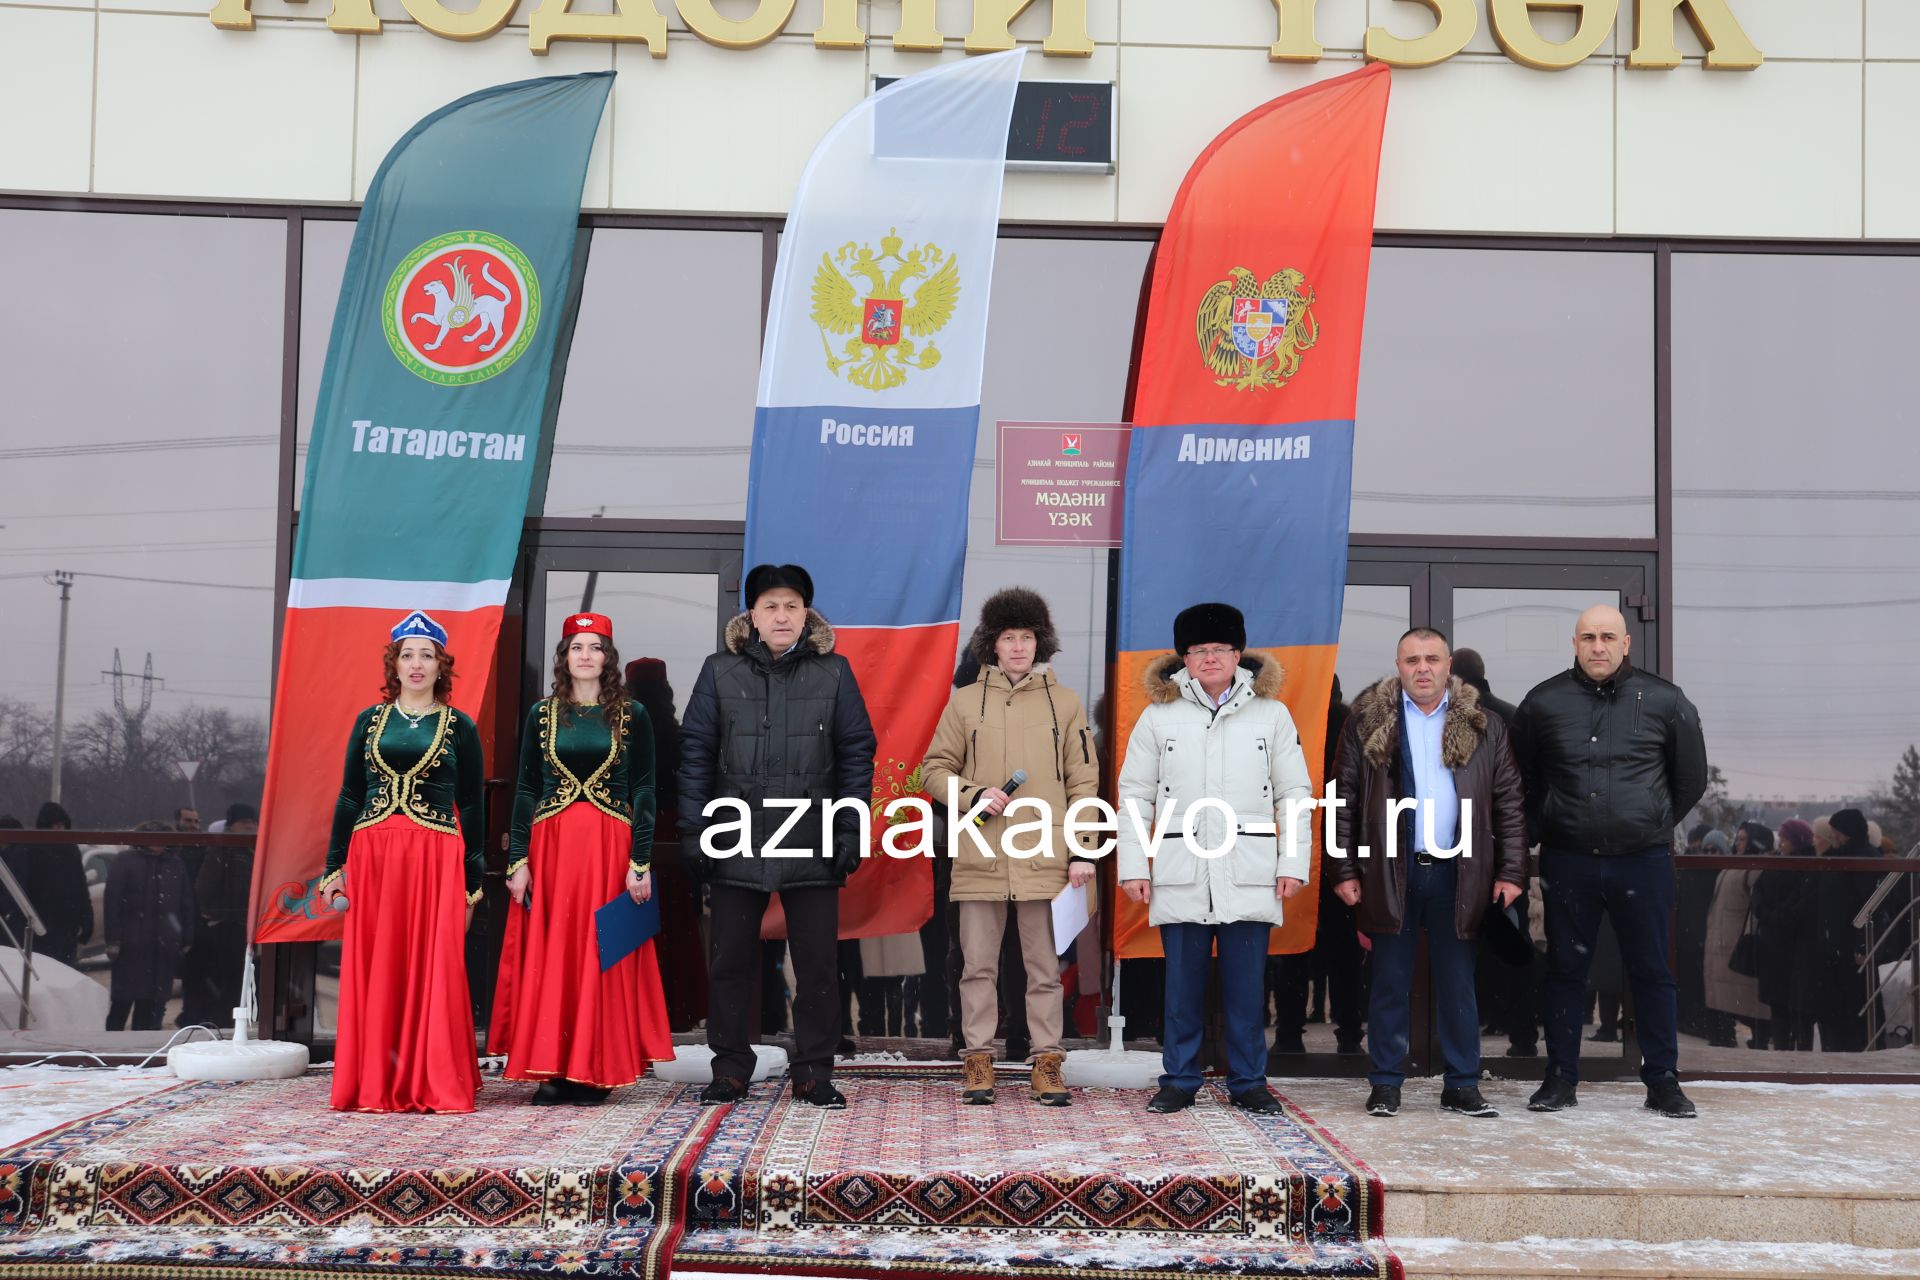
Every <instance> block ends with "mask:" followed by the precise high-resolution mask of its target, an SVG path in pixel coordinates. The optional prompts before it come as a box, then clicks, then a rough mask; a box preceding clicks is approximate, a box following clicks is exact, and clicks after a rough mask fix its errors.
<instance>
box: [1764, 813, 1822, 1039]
mask: <svg viewBox="0 0 1920 1280" xmlns="http://www.w3.org/2000/svg"><path fill="white" fill-rule="evenodd" d="M1779 848H1780V856H1782V857H1785V858H1810V857H1812V856H1813V854H1814V848H1813V828H1812V827H1811V826H1810V825H1808V824H1807V823H1806V822H1803V821H1801V820H1800V819H1799V818H1789V819H1787V820H1786V821H1785V822H1783V823H1781V824H1780V834H1779ZM1808 881H1809V876H1808V873H1807V872H1805V871H1792V870H1780V871H1762V872H1761V873H1760V875H1759V877H1758V878H1757V879H1755V880H1754V882H1753V928H1754V934H1755V936H1756V937H1757V938H1758V941H1757V942H1756V943H1755V944H1754V951H1755V953H1756V954H1755V959H1756V960H1757V962H1758V965H1759V973H1758V975H1757V976H1758V979H1759V983H1760V1003H1762V1004H1764V1005H1766V1006H1767V1008H1768V1011H1769V1013H1770V1014H1771V1015H1772V1017H1771V1026H1772V1029H1773V1047H1774V1048H1775V1049H1788V1050H1793V1049H1811V1048H1812V1047H1813V1023H1812V1020H1811V1019H1804V1020H1803V1019H1802V1017H1801V1013H1800V1008H1799V1006H1798V1005H1797V1004H1796V1003H1795V1002H1794V982H1795V977H1794V971H1795V969H1796V968H1797V967H1798V966H1799V965H1801V964H1804V963H1806V962H1807V959H1808V958H1809V951H1810V949H1809V948H1808V947H1807V941H1808V940H1809V939H1810V937H1811V930H1810V929H1809V925H1810V924H1811V918H1810V916H1809V913H1808V911H1807V906H1806V894H1807V893H1808V892H1809V890H1810V888H1811V886H1810V884H1809V883H1808Z"/></svg>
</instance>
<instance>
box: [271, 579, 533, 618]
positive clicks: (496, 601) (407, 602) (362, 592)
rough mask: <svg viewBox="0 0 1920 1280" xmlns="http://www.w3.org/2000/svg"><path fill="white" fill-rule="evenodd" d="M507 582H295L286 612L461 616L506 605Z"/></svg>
mask: <svg viewBox="0 0 1920 1280" xmlns="http://www.w3.org/2000/svg"><path fill="white" fill-rule="evenodd" d="M507 583H508V579H506V578H489V579H488V580H487V581H485V582H392V581H389V580H387V579H385V578H295V579H294V580H293V581H292V582H290V583H288V584H287V608H289V609H444V610H446V611H447V612H448V613H463V612H465V611H467V610H469V609H484V608H487V607H488V606H489V605H503V604H505V603H506V602H507Z"/></svg>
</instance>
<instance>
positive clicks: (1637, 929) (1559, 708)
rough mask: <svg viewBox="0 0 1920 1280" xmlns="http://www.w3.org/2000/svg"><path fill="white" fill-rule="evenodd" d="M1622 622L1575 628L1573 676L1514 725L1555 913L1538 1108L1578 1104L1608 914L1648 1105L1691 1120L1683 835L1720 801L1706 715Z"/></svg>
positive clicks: (1603, 611)
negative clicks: (1681, 983)
mask: <svg viewBox="0 0 1920 1280" xmlns="http://www.w3.org/2000/svg"><path fill="white" fill-rule="evenodd" d="M1631 647H1632V637H1631V636H1629V635H1628V634H1627V624H1626V619H1625V618H1623V617H1622V616H1621V614H1620V611H1619V610H1618V609H1615V608H1613V607H1611V606H1609V605H1596V606H1594V607H1593V608H1591V609H1589V610H1587V611H1586V612H1585V613H1583V614H1581V615H1580V621H1579V622H1578V623H1576V624H1575V626H1574V633H1573V654H1574V665H1573V667H1572V669H1571V670H1568V671H1564V672H1562V673H1561V674H1559V675H1557V676H1554V677H1552V678H1551V679H1549V680H1545V681H1542V682H1541V683H1540V684H1538V685H1536V686H1535V687H1534V689H1533V691H1532V692H1531V693H1529V694H1527V696H1526V699H1525V700H1524V701H1523V702H1521V704H1520V709H1519V711H1518V712H1517V713H1516V714H1515V716H1514V723H1513V743H1514V752H1515V755H1516V756H1517V757H1518V759H1519V762H1520V770H1521V774H1522V776H1523V777H1524V778H1525V781H1526V790H1527V827H1528V831H1529V833H1530V834H1531V836H1532V838H1533V840H1534V841H1535V842H1537V843H1538V844H1539V845H1540V882H1541V891H1542V894H1543V896H1544V898H1545V901H1546V908H1547V1017H1546V1026H1547V1078H1546V1083H1545V1084H1543V1085H1541V1087H1540V1089H1539V1090H1538V1091H1537V1092H1536V1093H1534V1095H1533V1097H1532V1098H1531V1099H1530V1100H1529V1102H1528V1107H1529V1108H1530V1109H1531V1110H1534V1111H1560V1110H1563V1109H1565V1108H1567V1107H1572V1106H1576V1105H1578V1102H1577V1099H1576V1097H1575V1092H1574V1086H1575V1085H1576V1084H1577V1083H1578V1082H1579V1079H1580V1024H1581V1021H1582V1014H1583V1012H1584V1010H1585V1006H1586V987H1587V967H1588V965H1589V964H1590V963H1591V962H1592V959H1593V950H1594V944H1595V942H1596V941H1597V939H1598V937H1599V932H1600V919H1601V916H1602V914H1603V913H1604V914H1605V915H1606V917H1607V918H1608V919H1609V920H1611V921H1612V923H1613V930H1614V935H1615V936H1616V937H1617V938H1618V939H1619V942H1620V954H1621V958H1622V960H1623V961H1624V962H1625V965H1626V969H1627V975H1628V981H1629V984H1630V985H1631V987H1632V990H1633V1001H1634V1010H1635V1014H1636V1016H1637V1017H1638V1020H1639V1021H1638V1026H1639V1034H1640V1050H1641V1065H1640V1078H1641V1080H1642V1081H1644V1082H1645V1084H1646V1086H1647V1106H1648V1107H1650V1108H1652V1109H1653V1110H1655V1111H1659V1112H1660V1113H1661V1114H1663V1115H1668V1116H1673V1117H1676V1118H1687V1117H1691V1116H1692V1115H1693V1114H1694V1106H1693V1103H1692V1102H1691V1101H1689V1100H1688V1098H1687V1096H1686V1094H1684V1093H1682V1092H1681V1090H1680V1079H1679V1075H1678V1070H1679V1062H1680V1047H1679V1032H1678V1028H1677V1026H1676V1019H1677V1011H1676V1000H1675V989H1674V981H1673V974H1672V972H1671V970H1670V969H1669V968H1668V965H1667V932H1668V920H1669V917H1670V915H1671V912H1672V910H1673V851H1672V841H1673V828H1674V825H1675V824H1676V823H1677V822H1679V821H1680V820H1681V819H1683V818H1685V817H1686V816H1687V813H1688V811H1690V810H1691V809H1692V808H1693V806H1694V805H1695V804H1697V803H1698V802H1699V800H1700V797H1701V796H1702V795H1704V794H1705V793H1706V789H1707V747H1706V739H1705V737H1704V736H1703V735H1702V733H1701V730H1700V713H1699V712H1698V711H1696V710H1694V707H1693V704H1692V703H1691V702H1689V701H1687V697H1686V695H1685V694H1683V693H1681V692H1680V690H1679V688H1678V687H1676V686H1674V685H1672V684H1669V683H1668V682H1667V681H1665V680H1662V679H1660V678H1659V677H1658V676H1654V675H1650V674H1648V673H1647V672H1645V671H1641V670H1639V669H1637V668H1635V667H1634V666H1633V664H1632V663H1631V662H1630V661H1628V658H1627V653H1628V650H1629V649H1630V648H1631Z"/></svg>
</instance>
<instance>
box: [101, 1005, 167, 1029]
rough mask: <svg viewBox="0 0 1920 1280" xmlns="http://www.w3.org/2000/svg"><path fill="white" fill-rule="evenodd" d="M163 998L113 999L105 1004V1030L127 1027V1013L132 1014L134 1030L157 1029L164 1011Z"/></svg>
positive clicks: (165, 1007) (165, 1006)
mask: <svg viewBox="0 0 1920 1280" xmlns="http://www.w3.org/2000/svg"><path fill="white" fill-rule="evenodd" d="M166 1009H167V1002H166V1001H165V1000H115V1001H112V1002H111V1003H109V1004H108V1005H107V1030H108V1031H124V1030H126V1029H127V1015H128V1014H129V1013H131V1014H132V1015H133V1029H134V1030H135V1031H158V1030H159V1029H160V1018H161V1015H162V1014H164V1013H165V1012H166Z"/></svg>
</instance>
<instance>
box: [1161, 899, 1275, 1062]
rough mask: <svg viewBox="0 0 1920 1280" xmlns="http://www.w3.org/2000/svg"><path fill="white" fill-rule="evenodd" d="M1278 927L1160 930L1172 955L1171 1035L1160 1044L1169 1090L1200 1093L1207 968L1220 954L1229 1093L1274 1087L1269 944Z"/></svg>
mask: <svg viewBox="0 0 1920 1280" xmlns="http://www.w3.org/2000/svg"><path fill="white" fill-rule="evenodd" d="M1272 934H1273V926H1272V925H1270V924H1267V923H1265V922H1264V921H1260V920H1240V921H1236V922H1235V923H1233V924H1168V925H1162V926H1161V927H1160V943H1161V946H1162V947H1163V948H1164V949H1165V951H1166V953H1167V999H1166V1031H1165V1034H1164V1035H1163V1036H1162V1037H1161V1041H1160V1065H1161V1066H1162V1068H1164V1070H1163V1072H1162V1074H1161V1076H1160V1083H1161V1085H1162V1086H1163V1087H1171V1088H1175V1089H1183V1090H1185V1091H1186V1092H1188V1093H1196V1092H1198V1091H1199V1089H1200V1030H1201V1025H1202V1023H1204V1022H1205V1021H1206V1013H1207V970H1208V968H1209V965H1208V961H1209V960H1210V959H1211V956H1210V953H1211V952H1212V951H1213V948H1214V944H1215V942H1216V941H1217V942H1218V944H1219V948H1220V1020H1221V1023H1222V1028H1221V1029H1222V1033H1223V1036H1224V1038H1225V1040H1226V1049H1227V1091H1228V1092H1229V1093H1245V1092H1246V1091H1247V1090H1249V1089H1258V1088H1263V1087H1265V1085H1266V1083H1267V1027H1266V1021H1267V1020H1266V1018H1265V1017H1264V1016H1263V1014H1262V1006H1264V1005H1265V1004H1266V996H1267V987H1266V962H1267V942H1268V940H1269V939H1270V938H1271V937H1272Z"/></svg>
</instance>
